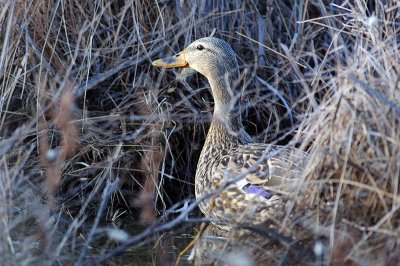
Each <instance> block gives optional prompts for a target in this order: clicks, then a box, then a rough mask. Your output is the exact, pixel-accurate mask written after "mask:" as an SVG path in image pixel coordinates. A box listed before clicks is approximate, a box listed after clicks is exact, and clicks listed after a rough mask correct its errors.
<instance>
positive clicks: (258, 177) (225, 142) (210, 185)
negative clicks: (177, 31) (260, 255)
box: [153, 37, 308, 228]
mask: <svg viewBox="0 0 400 266" xmlns="http://www.w3.org/2000/svg"><path fill="white" fill-rule="evenodd" d="M153 65H154V66H157V67H162V68H182V67H190V68H192V69H194V70H196V71H198V72H199V73H200V74H202V75H203V76H205V77H206V78H207V79H208V82H209V84H210V87H211V91H212V94H213V98H214V102H215V105H214V113H213V119H212V122H211V125H210V129H209V131H208V134H207V137H206V140H205V143H204V146H203V149H202V151H201V154H200V158H199V161H198V164H197V169H196V176H195V192H196V198H203V197H204V198H205V199H204V200H203V201H202V202H201V203H200V205H199V207H200V209H201V211H202V212H203V213H204V215H205V216H206V217H210V218H214V219H215V220H214V222H215V221H218V219H222V220H229V221H235V222H245V223H261V222H264V221H266V220H268V219H269V218H270V216H271V214H272V213H274V212H275V211H276V209H277V208H283V205H282V197H281V196H279V195H277V194H276V193H271V191H270V190H269V187H272V186H277V185H278V186H280V185H282V184H286V183H290V184H293V183H294V180H295V179H296V178H297V177H299V176H300V174H301V170H302V169H303V167H304V166H305V164H306V162H307V160H308V155H307V154H306V153H304V152H303V151H301V150H298V149H296V148H288V147H283V146H275V145H269V144H262V143H254V142H253V141H252V139H251V138H250V136H249V135H248V134H247V133H246V132H245V130H244V129H243V126H242V122H241V115H240V108H238V107H239V103H238V102H239V98H240V97H238V96H239V95H240V94H239V93H238V92H237V89H236V87H237V84H238V83H239V82H238V81H239V68H238V63H237V60H236V55H235V53H234V52H233V50H232V48H231V47H230V46H229V45H228V44H227V43H226V42H225V41H223V40H220V39H217V38H213V37H206V38H202V39H199V40H196V41H194V42H193V43H191V44H190V45H189V46H188V47H187V48H186V49H184V50H183V51H182V52H181V53H179V54H177V55H176V56H174V57H169V58H165V59H159V60H156V61H154V62H153ZM207 195H211V196H210V197H207ZM215 223H216V224H217V225H218V223H217V222H215ZM220 227H225V226H223V225H220ZM225 228H226V227H225Z"/></svg>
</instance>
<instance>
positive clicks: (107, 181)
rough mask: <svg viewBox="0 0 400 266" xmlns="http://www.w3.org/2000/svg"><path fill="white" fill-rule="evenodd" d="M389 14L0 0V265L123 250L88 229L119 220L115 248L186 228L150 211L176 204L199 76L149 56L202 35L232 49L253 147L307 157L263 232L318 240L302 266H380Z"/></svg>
mask: <svg viewBox="0 0 400 266" xmlns="http://www.w3.org/2000/svg"><path fill="white" fill-rule="evenodd" d="M399 9H400V6H398V3H397V6H396V1H366V3H365V2H364V1H361V0H356V1H343V3H342V4H341V5H339V4H331V3H330V2H329V1H323V0H319V1H272V0H271V1H247V0H246V1H211V0H210V1H204V2H203V1H168V0H167V1H153V0H145V1H71V0H65V1H50V2H49V1H32V0H31V1H28V0H25V1H11V0H8V1H3V3H0V23H1V24H0V36H1V40H2V43H1V53H0V88H1V98H0V107H1V115H0V128H1V132H0V134H1V136H0V137H1V139H0V164H1V168H0V177H1V181H0V197H1V201H0V202H1V204H0V229H1V230H0V232H1V233H0V257H1V258H2V263H4V264H7V265H23V264H32V263H39V262H41V263H44V264H55V263H60V264H68V263H77V264H81V263H87V262H88V261H87V259H88V256H89V253H90V254H91V255H90V256H91V257H92V258H95V259H96V258H98V256H99V255H96V254H100V253H105V252H106V251H107V250H110V249H111V248H113V247H115V246H116V245H117V246H118V243H120V242H121V241H122V242H123V240H126V235H125V234H123V233H121V231H116V230H115V229H112V226H105V224H106V223H107V222H108V223H110V221H111V222H112V223H113V226H114V227H116V228H119V229H121V230H124V229H125V226H126V225H125V224H124V223H126V220H124V217H125V216H126V214H127V213H133V214H134V216H135V217H137V219H135V220H132V223H139V221H141V223H142V224H143V223H144V224H147V225H148V227H147V230H144V231H142V232H141V233H137V234H136V233H134V232H129V230H125V231H127V232H128V233H129V234H131V235H133V238H129V239H130V240H131V241H130V243H131V244H132V245H137V244H138V243H139V242H140V241H143V240H144V239H152V238H157V235H156V234H154V232H156V233H157V232H165V231H168V230H170V229H172V228H174V227H176V226H181V227H182V226H193V224H191V223H184V222H183V220H176V219H174V218H173V217H172V218H170V217H168V215H167V214H168V212H166V210H168V209H169V208H171V206H175V205H174V204H175V203H177V202H182V201H183V200H184V199H187V198H190V197H193V192H192V190H193V176H194V171H195V166H196V160H197V157H198V155H199V152H200V148H201V145H202V142H203V140H204V136H205V134H206V132H207V126H208V122H209V120H210V115H209V114H210V110H212V99H211V95H210V94H209V92H208V91H207V89H206V88H207V86H208V85H207V83H206V81H205V80H204V78H202V77H200V76H194V77H192V78H190V79H189V80H187V82H176V81H175V75H174V74H173V73H172V72H163V71H162V72H160V71H159V70H157V69H153V68H152V67H151V64H150V62H151V60H153V59H155V58H158V57H161V56H165V55H169V54H173V53H175V52H178V51H180V50H181V49H182V48H184V47H185V46H186V45H188V44H189V43H190V42H192V41H193V40H195V39H197V38H200V37H204V36H208V35H210V34H211V33H212V32H214V31H215V36H217V37H220V38H223V39H225V40H227V41H228V42H229V43H230V44H231V45H232V46H233V48H234V50H235V51H236V52H237V54H238V58H239V62H240V64H241V71H242V73H243V84H244V85H243V86H244V89H243V92H244V97H243V102H244V103H245V105H244V110H243V116H244V118H245V120H246V121H245V125H246V128H247V129H248V131H249V132H250V133H251V134H252V135H253V137H254V139H256V140H258V141H260V142H275V143H279V144H285V143H289V142H290V143H293V144H296V145H298V146H300V147H302V148H304V149H307V150H308V151H309V152H310V154H311V156H312V158H313V160H312V163H310V165H309V168H308V169H307V170H306V175H305V176H304V182H303V185H302V186H301V187H299V188H298V190H297V194H296V195H297V196H296V199H295V201H293V202H292V203H291V204H290V206H289V208H288V210H287V215H286V217H285V218H284V219H283V221H282V228H281V229H282V230H281V232H284V235H286V236H288V237H289V236H290V237H291V238H293V239H298V240H301V242H302V243H303V244H304V245H305V246H307V247H310V248H313V247H314V246H315V245H319V246H320V247H322V248H321V250H322V251H321V253H319V254H317V255H316V256H315V257H314V258H313V260H312V262H314V263H316V264H326V263H329V262H331V263H332V264H338V265H343V264H345V263H347V264H349V265H352V264H371V265H389V264H393V265H394V264H395V263H396V262H397V261H398V260H399V253H398V251H397V250H398V247H399V242H398V239H400V238H399V234H400V232H399V221H400V220H399V219H400V215H399V213H400V211H399V206H400V197H399V191H398V190H399V176H400V85H399V79H400V74H399V73H400V51H399V46H398V45H399V41H398V40H399V38H400V37H399V36H400V35H399V34H400V33H399V29H400V25H399V23H400V17H399V16H400V15H399V14H400V12H399V11H400V10H399ZM282 99H285V101H283V100H282ZM285 105H287V106H290V108H291V109H290V110H288V108H287V107H286V106H285ZM291 120H293V122H291ZM292 124H293V125H292ZM190 206H192V205H190ZM175 207H176V206H175ZM194 207H195V205H193V208H194ZM189 209H190V208H189ZM194 214H196V213H194ZM160 216H164V217H166V218H165V219H167V221H168V222H166V223H164V224H162V223H161V221H160V220H159V219H157V217H160ZM178 218H179V216H178ZM93 221H94V222H93ZM104 239H105V240H104ZM132 239H133V240H132ZM89 246H96V250H98V251H97V252H96V251H91V250H89V249H88V248H89ZM119 247H120V250H123V248H122V246H119ZM165 252H166V253H168V251H160V252H159V253H158V254H157V255H156V256H157V257H162V258H164V257H165V256H166V255H165ZM112 254H113V253H108V255H106V256H105V257H103V258H108V256H111V255H112ZM264 256H265V258H264V259H266V260H267V261H268V259H271V261H273V260H272V259H276V258H273V257H274V256H279V254H274V253H270V252H267V253H264ZM289 260H290V258H289Z"/></svg>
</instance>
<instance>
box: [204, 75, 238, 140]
mask: <svg viewBox="0 0 400 266" xmlns="http://www.w3.org/2000/svg"><path fill="white" fill-rule="evenodd" d="M237 72H238V71H237ZM238 76H239V75H238V74H237V75H235V76H233V75H229V74H224V75H218V74H216V75H215V76H214V77H212V78H209V79H208V82H209V83H210V86H211V90H212V94H213V97H214V114H213V121H212V124H211V129H213V128H218V131H219V134H218V135H220V137H223V138H229V139H232V138H233V139H237V140H238V141H239V142H242V141H241V139H242V137H243V136H242V133H243V126H242V119H241V115H240V108H239V107H240V106H239V99H238V97H237V95H238V94H237V93H236V92H237V91H236V88H237V83H238V80H239V79H238Z"/></svg>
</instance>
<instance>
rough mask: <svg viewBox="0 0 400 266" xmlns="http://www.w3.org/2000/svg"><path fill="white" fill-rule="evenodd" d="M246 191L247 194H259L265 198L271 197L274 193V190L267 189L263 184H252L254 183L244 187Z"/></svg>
mask: <svg viewBox="0 0 400 266" xmlns="http://www.w3.org/2000/svg"><path fill="white" fill-rule="evenodd" d="M244 191H245V192H246V193H247V194H256V195H258V196H260V197H263V198H266V199H269V198H271V197H272V195H273V194H272V192H270V191H267V190H265V189H264V188H263V187H261V186H252V185H250V186H248V187H246V188H244Z"/></svg>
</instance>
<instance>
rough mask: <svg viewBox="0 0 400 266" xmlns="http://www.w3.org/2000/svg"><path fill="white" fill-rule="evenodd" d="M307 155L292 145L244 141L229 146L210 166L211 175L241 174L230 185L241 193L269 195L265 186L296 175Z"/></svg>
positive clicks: (227, 178)
mask: <svg viewBox="0 0 400 266" xmlns="http://www.w3.org/2000/svg"><path fill="white" fill-rule="evenodd" d="M308 158H309V155H308V154H307V153H305V152H303V151H302V150H299V149H296V148H288V147H285V146H277V145H269V144H258V143H257V144H247V145H243V146H240V147H238V148H236V149H233V150H231V151H230V152H229V153H228V154H227V155H225V156H223V157H222V158H221V160H220V162H219V164H218V165H217V167H215V168H214V171H213V176H215V177H217V178H219V179H220V180H221V181H222V182H229V181H230V182H232V180H235V177H237V176H238V175H240V174H243V175H244V176H243V178H239V179H238V180H237V181H234V185H235V186H236V187H237V188H238V189H239V190H240V191H242V192H243V193H245V194H247V195H250V194H255V195H258V196H261V197H263V198H267V199H268V198H270V197H271V196H272V193H271V192H270V191H268V187H273V186H279V185H283V184H284V183H286V182H288V181H289V182H290V181H292V182H293V180H294V179H298V178H300V175H301V173H302V171H303V169H304V167H305V165H306V163H307V161H308Z"/></svg>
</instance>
